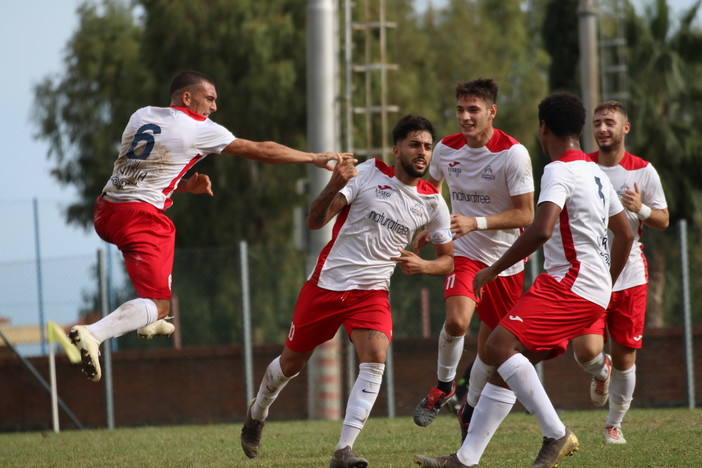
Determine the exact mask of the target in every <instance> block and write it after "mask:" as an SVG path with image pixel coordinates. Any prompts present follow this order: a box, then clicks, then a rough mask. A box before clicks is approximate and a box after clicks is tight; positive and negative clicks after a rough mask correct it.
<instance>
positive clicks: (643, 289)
mask: <svg viewBox="0 0 702 468" xmlns="http://www.w3.org/2000/svg"><path fill="white" fill-rule="evenodd" d="M592 127H593V133H594V136H595V141H596V142H597V146H598V148H599V150H598V151H595V152H594V153H590V154H589V155H588V156H590V157H591V158H592V159H593V161H595V162H596V163H597V164H599V166H600V168H601V169H602V170H603V171H604V172H605V174H607V176H608V177H609V180H610V181H611V182H612V185H614V188H615V189H616V190H617V194H618V195H619V197H620V199H621V202H622V205H624V208H626V210H625V212H626V215H627V218H628V220H629V225H630V226H631V230H632V232H633V233H634V243H633V245H632V246H631V252H630V254H629V259H628V261H627V263H626V266H625V267H624V270H623V271H622V274H621V275H620V276H619V279H617V282H616V283H615V284H614V287H613V288H612V290H613V292H612V299H611V300H610V302H609V306H608V307H607V314H606V315H604V316H602V318H601V319H600V320H598V321H597V322H596V323H595V324H594V325H593V326H592V327H590V328H588V329H587V330H585V332H584V334H583V336H580V337H578V338H576V339H574V340H573V349H574V351H575V360H576V361H577V362H578V364H580V366H581V367H582V368H583V369H585V371H587V372H589V373H590V374H592V375H593V376H592V383H591V386H590V397H591V399H592V402H593V403H594V404H595V405H596V406H604V405H605V404H606V403H607V400H608V399H609V414H608V416H607V420H606V421H605V425H604V440H605V443H607V444H625V443H626V439H625V438H624V435H623V434H622V430H621V425H622V421H623V420H624V415H626V412H627V411H628V410H629V406H630V404H631V400H632V399H633V396H634V388H635V387H636V350H637V349H640V348H641V347H642V345H643V333H644V320H645V318H646V299H647V296H648V267H647V264H646V257H645V256H644V253H643V244H642V243H641V233H642V231H643V227H644V226H648V227H651V228H653V229H658V230H661V231H662V230H664V229H665V228H667V227H668V222H669V215H668V205H667V203H666V199H665V194H664V193H663V186H662V185H661V180H660V177H659V176H658V173H657V172H656V169H655V168H654V167H653V165H652V164H650V163H649V162H648V161H645V160H643V159H641V158H640V157H638V156H634V155H633V154H631V153H629V152H628V151H627V150H626V148H625V144H624V140H625V138H626V135H627V134H628V133H629V130H630V129H631V124H630V123H629V121H628V116H627V112H626V109H625V108H624V105H623V104H621V103H620V102H617V101H607V102H603V103H601V104H599V105H598V106H597V107H596V108H595V110H594V112H593V117H592ZM605 333H608V334H609V336H610V338H611V341H610V343H611V350H610V352H611V355H610V354H606V353H605V352H603V351H601V350H602V349H603V346H604V336H605Z"/></svg>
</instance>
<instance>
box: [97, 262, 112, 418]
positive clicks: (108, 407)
mask: <svg viewBox="0 0 702 468" xmlns="http://www.w3.org/2000/svg"><path fill="white" fill-rule="evenodd" d="M105 264H106V262H105V250H104V249H98V271H99V276H100V304H101V309H102V316H103V317H107V315H108V314H109V313H110V306H109V301H108V292H107V268H106V265H105ZM102 356H103V364H102V370H103V373H102V380H103V382H104V384H105V413H106V417H107V428H108V429H114V428H115V402H114V391H113V390H114V389H113V387H112V339H109V340H105V342H104V343H103V348H102Z"/></svg>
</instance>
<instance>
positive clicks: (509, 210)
mask: <svg viewBox="0 0 702 468" xmlns="http://www.w3.org/2000/svg"><path fill="white" fill-rule="evenodd" d="M497 93H498V86H497V83H495V81H494V80H492V79H489V78H478V79H475V80H472V81H467V82H460V83H458V84H457V85H456V120H457V122H458V125H459V126H460V128H461V132H460V133H456V134H454V135H450V136H447V137H445V138H444V139H443V140H441V142H440V143H438V144H437V145H436V148H435V150H434V157H433V159H432V162H431V165H430V166H429V179H428V180H429V182H431V183H432V184H434V185H436V186H437V187H438V188H439V190H441V186H442V184H443V182H444V181H445V182H446V183H447V184H448V188H449V193H450V198H451V212H452V215H451V231H452V232H453V233H455V237H454V244H455V248H456V256H455V259H454V262H455V268H454V271H453V272H452V273H451V274H450V275H448V276H447V277H446V281H445V287H444V300H445V302H446V319H445V322H444V325H443V327H442V329H441V332H440V334H439V343H438V359H437V361H438V363H437V364H438V366H437V383H436V386H434V387H432V388H431V389H430V390H429V393H428V395H427V396H426V397H425V398H423V399H422V400H421V401H420V402H419V404H418V405H417V407H416V408H415V411H414V422H415V424H417V425H418V426H422V427H424V426H428V425H429V424H431V422H432V421H433V420H434V418H435V417H436V415H437V414H438V413H439V410H440V409H441V406H443V405H444V404H445V403H446V402H447V401H449V399H450V398H451V397H452V396H453V394H454V391H455V382H454V379H455V377H456V369H457V368H458V364H459V362H460V359H461V356H462V354H463V343H464V337H465V334H466V332H467V331H468V327H469V325H470V320H471V318H472V316H473V311H474V310H475V309H476V308H477V311H478V317H479V318H480V331H479V332H478V352H477V355H476V357H475V361H474V363H473V365H472V367H471V373H470V379H469V385H468V397H467V404H466V405H464V407H463V409H462V410H461V411H459V413H458V417H459V421H460V423H461V431H462V433H463V434H464V435H465V431H466V428H467V425H468V423H469V422H470V414H471V412H472V409H473V407H474V406H475V404H476V403H477V402H478V398H479V396H480V391H481V390H482V388H483V386H484V385H485V382H487V379H488V377H489V375H490V374H491V373H492V372H493V371H494V369H492V368H491V367H490V366H488V365H486V364H485V356H484V352H483V347H484V346H483V345H484V343H485V340H486V339H487V337H488V335H489V334H490V332H491V331H492V330H493V329H494V328H495V327H496V326H497V324H498V322H499V321H500V318H502V316H504V314H505V313H506V312H507V311H508V310H509V309H510V308H511V307H512V306H513V305H514V303H515V302H516V300H517V299H518V298H519V297H520V296H521V295H522V292H523V288H524V259H519V260H518V261H516V262H515V263H514V264H513V265H509V267H508V268H506V269H505V270H504V271H503V272H502V273H501V274H500V277H499V278H497V279H496V280H495V281H494V282H492V283H491V284H489V285H488V286H486V288H485V291H483V295H482V298H478V297H477V295H476V293H475V292H474V291H473V277H474V276H475V274H476V273H477V272H478V271H479V270H480V269H482V268H485V267H486V266H488V265H490V264H491V263H493V262H495V261H496V260H497V259H498V258H500V256H501V255H502V254H503V253H504V252H505V251H506V250H507V249H508V248H509V247H510V246H511V245H512V244H513V243H514V241H515V240H516V239H517V237H518V236H519V234H520V232H521V229H522V228H524V227H526V226H528V225H529V224H530V223H531V222H532V220H533V219H534V180H533V176H532V169H531V159H530V158H529V152H528V151H527V149H526V148H525V147H524V146H523V145H521V144H520V143H519V142H518V141H517V140H515V139H514V138H512V137H511V136H509V135H507V134H506V133H505V132H503V131H501V130H499V129H496V128H494V127H493V120H494V119H495V116H496V115H497V104H496V102H497ZM423 244H426V238H425V237H424V236H418V239H417V240H416V241H415V251H417V249H418V247H420V246H421V245H423ZM476 304H477V305H476Z"/></svg>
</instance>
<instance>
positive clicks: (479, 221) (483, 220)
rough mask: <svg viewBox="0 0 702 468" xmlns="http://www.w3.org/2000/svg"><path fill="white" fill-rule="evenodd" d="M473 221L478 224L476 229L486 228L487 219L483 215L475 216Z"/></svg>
mask: <svg viewBox="0 0 702 468" xmlns="http://www.w3.org/2000/svg"><path fill="white" fill-rule="evenodd" d="M475 222H476V224H477V225H478V231H484V230H486V229H487V219H486V218H485V216H479V217H477V218H475Z"/></svg>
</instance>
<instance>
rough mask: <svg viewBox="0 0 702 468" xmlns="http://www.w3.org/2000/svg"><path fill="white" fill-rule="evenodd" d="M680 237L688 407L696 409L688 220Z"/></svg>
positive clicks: (681, 226) (681, 224)
mask: <svg viewBox="0 0 702 468" xmlns="http://www.w3.org/2000/svg"><path fill="white" fill-rule="evenodd" d="M678 233H679V235H680V282H681V286H682V287H681V290H682V303H683V327H684V333H685V367H686V372H685V374H686V376H687V405H688V407H689V408H690V409H692V408H694V407H695V365H694V353H693V347H692V318H691V312H690V266H689V263H688V261H689V259H688V255H687V220H685V219H681V220H680V221H678Z"/></svg>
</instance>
